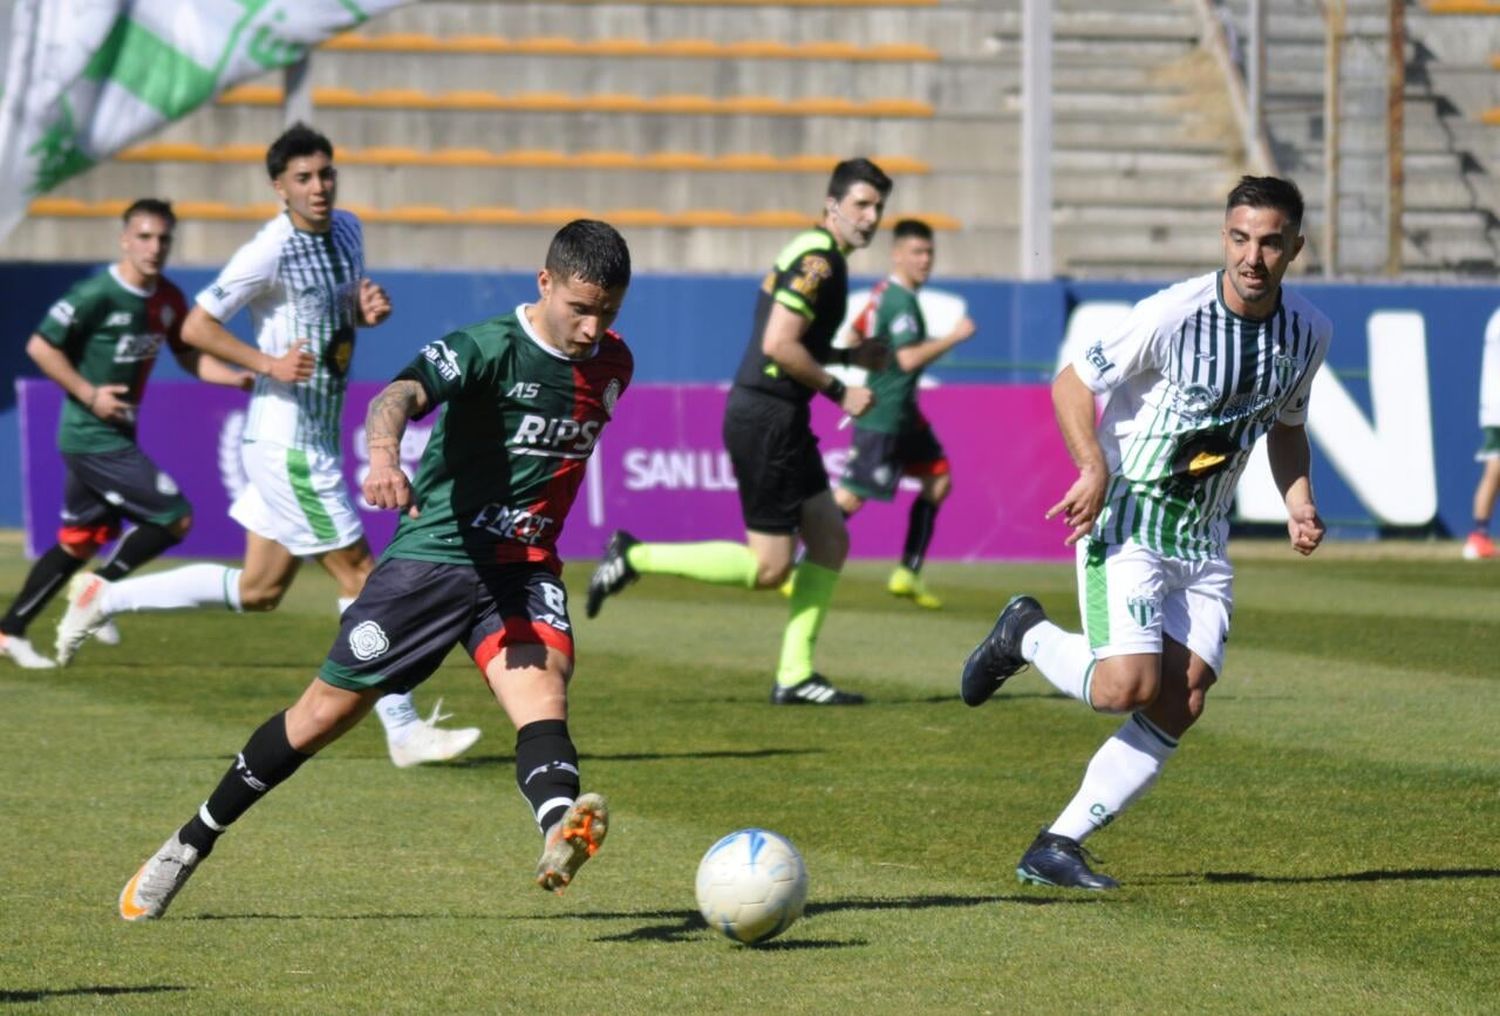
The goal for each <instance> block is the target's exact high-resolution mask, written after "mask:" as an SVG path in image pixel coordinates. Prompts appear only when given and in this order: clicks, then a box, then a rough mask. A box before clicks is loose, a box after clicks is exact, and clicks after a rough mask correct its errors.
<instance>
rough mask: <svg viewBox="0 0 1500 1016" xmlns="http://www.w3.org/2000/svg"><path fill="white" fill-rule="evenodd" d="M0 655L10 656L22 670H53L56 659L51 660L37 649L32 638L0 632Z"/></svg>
mask: <svg viewBox="0 0 1500 1016" xmlns="http://www.w3.org/2000/svg"><path fill="white" fill-rule="evenodd" d="M0 656H9V657H10V658H11V659H12V660H14V661H15V664H16V666H18V667H20V668H21V669H22V670H51V669H52V668H53V667H55V666H57V663H56V661H54V660H49V659H47V657H45V656H43V655H42V654H41V653H39V652H37V651H36V647H35V646H33V645H32V644H31V640H30V639H24V638H22V637H21V636H19V635H7V634H5V633H4V632H0Z"/></svg>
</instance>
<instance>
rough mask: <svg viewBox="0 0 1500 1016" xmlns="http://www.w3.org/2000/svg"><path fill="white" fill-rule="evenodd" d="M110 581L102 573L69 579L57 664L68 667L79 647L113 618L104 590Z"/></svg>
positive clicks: (59, 632)
mask: <svg viewBox="0 0 1500 1016" xmlns="http://www.w3.org/2000/svg"><path fill="white" fill-rule="evenodd" d="M108 588H109V581H108V580H107V579H101V578H100V577H99V576H98V575H93V574H82V575H75V576H73V581H72V582H69V583H68V611H67V613H65V614H63V616H62V620H61V621H59V622H57V665H58V666H60V667H66V666H67V665H68V664H69V662H71V661H72V659H73V654H74V653H76V652H78V647H79V646H81V645H83V643H84V641H85V640H86V639H87V638H88V637H89V636H90V635H92V634H94V633H95V632H96V631H98V630H99V629H100V628H101V627H103V626H104V623H105V622H106V621H108V620H109V615H108V614H106V613H104V608H103V602H102V601H103V599H104V591H105V590H106V589H108Z"/></svg>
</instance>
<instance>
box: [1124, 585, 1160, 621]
mask: <svg viewBox="0 0 1500 1016" xmlns="http://www.w3.org/2000/svg"><path fill="white" fill-rule="evenodd" d="M1125 608H1126V609H1127V610H1129V611H1130V617H1131V620H1133V621H1135V623H1136V626H1137V627H1139V628H1150V627H1151V626H1152V624H1153V623H1154V622H1155V621H1156V614H1157V611H1158V609H1159V608H1158V606H1157V602H1156V597H1154V596H1151V595H1149V594H1147V593H1136V594H1135V595H1134V596H1132V597H1130V598H1129V599H1128V600H1126V601H1125Z"/></svg>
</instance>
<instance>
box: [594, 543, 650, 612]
mask: <svg viewBox="0 0 1500 1016" xmlns="http://www.w3.org/2000/svg"><path fill="white" fill-rule="evenodd" d="M640 542H641V541H640V540H637V539H636V538H635V537H634V536H631V535H630V534H629V533H627V532H626V531H625V530H623V529H616V530H615V531H614V534H613V535H611V536H610V538H609V542H608V543H606V544H605V545H604V558H603V559H602V560H601V561H600V562H599V567H597V568H595V569H594V574H593V576H592V577H591V578H590V579H589V595H588V599H587V600H586V601H585V602H584V614H585V615H587V616H588V617H598V616H599V608H600V607H602V606H604V598H605V597H606V596H613V595H614V594H615V593H618V592H619V591H620V590H622V589H624V588H625V587H626V586H628V585H630V583H632V582H634V581H635V580H636V579H638V578H640V577H641V576H640V573H639V572H637V571H636V570H635V569H634V568H632V567H630V561H629V560H628V559H627V558H626V556H625V555H626V553H627V552H628V551H629V550H630V548H631V547H634V546H635V545H636V544H637V543H640Z"/></svg>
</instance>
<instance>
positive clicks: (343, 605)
mask: <svg viewBox="0 0 1500 1016" xmlns="http://www.w3.org/2000/svg"><path fill="white" fill-rule="evenodd" d="M357 599H359V597H357V596H340V597H339V613H340V614H342V613H343V612H344V611H346V610H348V609H349V607H350V605H351V604H353V603H354V601H355V600H357Z"/></svg>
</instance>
